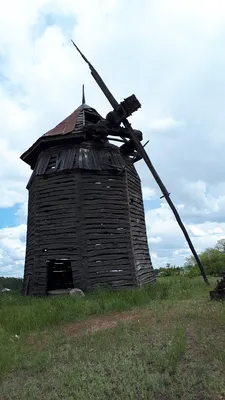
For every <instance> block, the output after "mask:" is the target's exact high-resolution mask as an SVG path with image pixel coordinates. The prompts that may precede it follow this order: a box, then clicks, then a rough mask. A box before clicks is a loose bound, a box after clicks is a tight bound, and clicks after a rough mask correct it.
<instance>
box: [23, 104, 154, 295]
mask: <svg viewBox="0 0 225 400" xmlns="http://www.w3.org/2000/svg"><path fill="white" fill-rule="evenodd" d="M121 129H122V128H120V127H117V128H115V126H113V124H112V123H108V122H107V121H106V120H105V119H103V118H102V117H101V115H100V114H98V112H97V111H95V110H94V109H93V108H91V107H89V106H88V105H86V104H85V99H84V96H83V104H82V105H81V106H80V107H78V109H76V110H75V111H74V112H73V113H72V114H71V115H70V116H69V117H68V118H66V119H65V120H64V121H62V122H61V123H60V124H59V125H57V126H56V127H55V128H54V129H52V130H50V131H49V132H47V133H45V134H44V135H43V136H41V138H40V139H38V140H37V141H36V142H35V143H34V144H33V145H32V146H31V147H30V148H29V149H28V150H27V151H26V152H25V153H24V154H23V155H22V156H21V158H22V160H23V161H24V162H26V163H28V164H29V165H30V166H31V169H32V170H33V172H32V175H31V178H30V180H29V182H28V185H27V189H28V191H29V202H28V224H27V243H26V257H25V268H24V281H23V294H26V295H47V294H48V293H50V292H51V291H54V290H69V289H72V288H80V289H82V290H83V291H90V290H93V289H95V288H97V287H99V286H107V287H110V288H113V289H114V288H115V289H119V288H127V287H132V286H134V287H135V286H140V285H142V284H145V283H148V282H151V281H153V280H154V273H153V269H152V264H151V259H150V255H149V249H148V242H147V236H146V225H145V216H144V208H143V199H142V191H141V182H140V178H139V176H138V174H137V171H136V169H135V167H134V158H135V154H134V149H132V146H131V145H130V143H129V142H128V141H125V143H124V144H123V146H121V147H118V146H116V145H114V144H112V143H110V141H109V135H113V137H114V138H115V139H116V136H118V137H121V136H123V135H124V136H126V135H125V133H124V132H125V131H122V130H121ZM137 134H138V133H137ZM124 140H125V139H124Z"/></svg>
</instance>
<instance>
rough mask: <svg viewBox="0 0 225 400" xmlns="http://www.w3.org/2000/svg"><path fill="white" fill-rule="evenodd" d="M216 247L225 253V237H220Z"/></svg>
mask: <svg viewBox="0 0 225 400" xmlns="http://www.w3.org/2000/svg"><path fill="white" fill-rule="evenodd" d="M215 249H216V250H218V251H220V252H221V253H225V239H220V240H218V242H217V243H216V245H215Z"/></svg>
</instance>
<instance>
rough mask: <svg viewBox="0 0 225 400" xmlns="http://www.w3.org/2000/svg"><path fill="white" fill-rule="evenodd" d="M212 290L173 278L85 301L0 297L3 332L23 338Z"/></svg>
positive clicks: (200, 283)
mask: <svg viewBox="0 0 225 400" xmlns="http://www.w3.org/2000/svg"><path fill="white" fill-rule="evenodd" d="M208 290H209V287H207V286H206V285H205V284H204V282H203V281H202V280H201V279H200V278H194V279H189V278H185V277H175V278H174V277H173V278H159V279H158V281H157V282H156V283H154V284H152V285H148V286H146V287H144V288H142V289H131V290H126V291H120V292H111V291H107V290H104V291H103V290H102V291H98V292H96V293H93V294H89V295H87V296H85V297H84V298H74V297H73V296H56V297H46V298H30V297H20V296H19V295H13V294H12V295H11V294H6V295H2V296H1V297H0V329H1V330H0V332H1V331H4V332H5V333H6V334H14V335H15V334H16V335H20V334H21V333H24V332H29V331H37V330H40V329H44V328H46V327H48V326H51V325H57V324H60V323H66V322H71V321H76V320H81V319H84V318H86V317H88V316H90V315H99V314H105V313H111V312H121V311H128V310H131V309H133V308H135V307H143V306H147V305H148V304H149V303H151V302H154V301H159V300H185V299H188V298H200V297H202V296H204V295H205V296H207V293H208Z"/></svg>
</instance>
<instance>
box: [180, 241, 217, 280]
mask: <svg viewBox="0 0 225 400" xmlns="http://www.w3.org/2000/svg"><path fill="white" fill-rule="evenodd" d="M219 242H220V241H219ZM224 243H225V241H224ZM221 245H222V244H221V243H219V247H220V246H221ZM216 246H217V245H216ZM216 246H215V248H208V249H206V250H205V251H203V252H202V253H200V254H199V258H200V261H201V263H202V265H203V267H204V269H205V272H206V274H207V275H213V276H218V275H220V274H221V272H222V271H223V270H225V251H224V252H223V251H221V250H218V248H216ZM220 248H221V247H220ZM184 269H185V271H186V274H188V275H189V276H197V275H200V271H199V269H198V266H197V265H196V262H195V259H194V257H193V256H190V257H187V258H186V262H185V264H184Z"/></svg>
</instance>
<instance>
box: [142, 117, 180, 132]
mask: <svg viewBox="0 0 225 400" xmlns="http://www.w3.org/2000/svg"><path fill="white" fill-rule="evenodd" d="M182 124H183V123H182V122H181V121H176V120H175V119H174V118H173V117H167V118H163V119H158V120H154V121H152V122H150V124H149V129H150V130H151V131H167V130H170V129H172V128H176V127H178V126H180V125H182Z"/></svg>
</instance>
